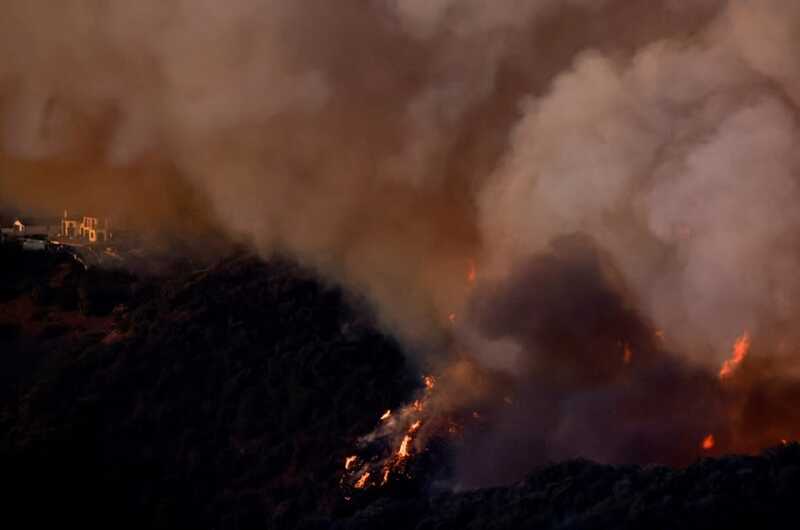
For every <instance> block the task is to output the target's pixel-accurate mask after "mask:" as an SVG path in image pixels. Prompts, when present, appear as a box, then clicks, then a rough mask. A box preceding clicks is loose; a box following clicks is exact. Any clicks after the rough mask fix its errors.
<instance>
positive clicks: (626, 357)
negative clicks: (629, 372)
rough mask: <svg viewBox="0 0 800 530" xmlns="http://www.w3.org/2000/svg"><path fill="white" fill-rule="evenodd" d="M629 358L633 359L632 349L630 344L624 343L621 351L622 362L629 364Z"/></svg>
mask: <svg viewBox="0 0 800 530" xmlns="http://www.w3.org/2000/svg"><path fill="white" fill-rule="evenodd" d="M631 359H633V350H631V347H630V345H628V344H625V349H624V350H623V352H622V362H624V363H625V364H631Z"/></svg>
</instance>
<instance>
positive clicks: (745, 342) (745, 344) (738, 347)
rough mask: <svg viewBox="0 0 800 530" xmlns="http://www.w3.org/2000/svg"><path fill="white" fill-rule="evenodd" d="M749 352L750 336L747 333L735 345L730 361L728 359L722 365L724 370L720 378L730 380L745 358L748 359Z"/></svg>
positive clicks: (720, 371)
mask: <svg viewBox="0 0 800 530" xmlns="http://www.w3.org/2000/svg"><path fill="white" fill-rule="evenodd" d="M749 350H750V335H749V334H748V333H747V332H746V331H745V332H744V333H743V334H742V336H741V337H739V338H738V339H736V342H734V343H733V354H732V355H731V358H730V359H726V360H725V362H724V363H722V368H720V370H719V378H720V379H728V378H730V377H731V376H732V375H733V373H734V372H735V371H736V369H737V368H738V367H739V365H740V364H741V363H742V361H744V359H745V357H747V353H748V352H749Z"/></svg>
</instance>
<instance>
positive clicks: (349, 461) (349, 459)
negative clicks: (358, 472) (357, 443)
mask: <svg viewBox="0 0 800 530" xmlns="http://www.w3.org/2000/svg"><path fill="white" fill-rule="evenodd" d="M356 458H357V457H356V456H355V455H353V456H348V457H347V458H345V459H344V468H345V469H350V467H351V466H352V465H353V463H354V462H355V461H356Z"/></svg>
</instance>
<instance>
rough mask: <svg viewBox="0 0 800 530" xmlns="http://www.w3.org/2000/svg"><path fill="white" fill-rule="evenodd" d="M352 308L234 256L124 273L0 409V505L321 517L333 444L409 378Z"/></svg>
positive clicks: (117, 521) (294, 277)
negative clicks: (94, 323)
mask: <svg viewBox="0 0 800 530" xmlns="http://www.w3.org/2000/svg"><path fill="white" fill-rule="evenodd" d="M357 306H359V304H358V303H356V304H353V303H351V301H348V300H347V299H346V295H345V294H344V293H343V292H342V291H341V290H339V289H338V288H335V287H328V286H324V285H321V284H320V282H319V281H318V280H316V279H315V278H314V277H313V276H312V275H311V274H310V273H309V272H308V271H305V270H302V269H300V268H299V267H297V266H295V265H293V264H290V263H287V262H283V261H280V260H276V261H273V262H270V263H263V262H262V261H260V260H257V259H255V258H252V257H248V256H242V255H239V256H237V257H234V258H231V259H228V260H225V261H223V262H221V263H218V264H216V265H214V266H212V267H210V268H208V269H206V270H203V271H200V272H194V273H191V274H183V275H181V276H180V277H178V278H172V279H169V280H164V279H150V280H148V281H142V282H140V283H138V284H135V285H133V286H132V287H131V295H130V297H129V299H128V300H127V305H126V306H125V307H124V308H123V310H122V311H120V310H119V309H118V310H117V313H118V314H116V315H114V318H113V324H112V328H111V329H107V330H103V331H101V332H97V331H94V332H92V333H91V334H87V335H86V336H83V337H81V340H80V341H79V343H77V344H76V343H73V342H69V341H60V342H53V343H50V345H49V347H50V351H48V352H47V353H43V354H42V355H41V358H40V359H39V360H38V361H37V363H36V366H35V368H34V370H33V375H31V376H30V377H29V378H27V379H25V380H24V381H23V382H20V383H19V389H18V391H16V392H15V394H14V396H13V397H12V398H9V399H6V400H5V401H4V403H3V404H2V420H1V421H2V427H3V428H2V431H3V432H4V434H3V435H2V460H3V462H2V467H3V469H4V470H5V471H4V478H5V480H6V482H7V483H8V484H12V485H13V489H14V492H13V494H12V496H11V498H9V499H7V500H8V501H9V503H8V505H9V506H12V507H14V509H15V510H18V511H19V515H21V516H23V517H24V519H25V520H28V521H31V524H32V525H34V526H38V525H39V524H44V523H52V522H56V521H57V522H60V523H64V522H82V523H83V524H85V525H92V524H108V525H111V526H115V527H119V526H123V527H135V528H258V527H266V526H275V525H278V526H284V525H285V526H294V524H295V522H296V521H297V520H299V519H300V518H305V517H307V516H309V515H312V514H314V513H324V512H326V511H327V510H328V507H329V506H330V505H332V504H333V503H336V502H339V497H340V491H339V488H338V477H339V473H338V472H339V469H340V467H341V463H342V461H343V459H344V456H345V454H344V453H343V451H345V450H347V448H348V447H350V446H352V444H353V441H354V439H355V438H356V437H357V436H358V435H360V434H363V433H364V432H367V431H368V430H369V429H370V428H371V427H372V422H373V420H374V418H375V417H376V415H377V414H378V413H379V411H381V410H384V409H386V408H389V407H393V406H395V405H397V404H398V403H399V402H401V401H402V400H403V399H405V398H406V397H407V395H408V394H409V392H410V391H411V390H412V388H413V386H414V384H416V383H415V379H413V378H411V377H410V376H409V373H410V370H408V368H407V367H406V364H405V360H404V357H403V355H402V353H401V351H400V349H399V347H398V346H397V344H396V343H395V342H394V341H392V340H391V339H389V338H387V337H386V336H384V335H382V334H381V333H379V332H378V331H376V328H375V326H374V324H373V323H372V322H371V321H370V320H369V318H368V317H366V316H365V315H366V314H367V312H366V311H365V310H364V308H363V307H357ZM120 312H121V314H119V313H120ZM18 340H21V338H20V337H17V338H16V339H15V338H9V339H7V344H8V343H11V342H13V341H18ZM9 351H11V350H9ZM15 351H19V350H15ZM34 523H35V524H34Z"/></svg>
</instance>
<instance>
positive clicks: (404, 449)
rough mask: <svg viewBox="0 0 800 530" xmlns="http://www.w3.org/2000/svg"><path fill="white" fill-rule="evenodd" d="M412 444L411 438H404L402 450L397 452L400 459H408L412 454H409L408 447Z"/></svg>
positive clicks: (401, 444)
mask: <svg viewBox="0 0 800 530" xmlns="http://www.w3.org/2000/svg"><path fill="white" fill-rule="evenodd" d="M410 443H411V436H409V435H407V434H406V435H405V436H404V437H403V441H402V443H400V449H398V450H397V456H398V457H400V458H408V456H409V455H410V454H411V453H409V452H408V445H409V444H410Z"/></svg>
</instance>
